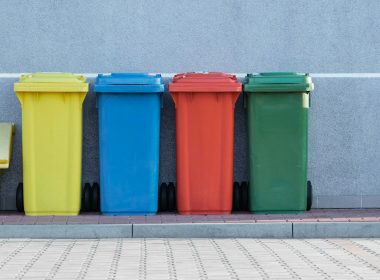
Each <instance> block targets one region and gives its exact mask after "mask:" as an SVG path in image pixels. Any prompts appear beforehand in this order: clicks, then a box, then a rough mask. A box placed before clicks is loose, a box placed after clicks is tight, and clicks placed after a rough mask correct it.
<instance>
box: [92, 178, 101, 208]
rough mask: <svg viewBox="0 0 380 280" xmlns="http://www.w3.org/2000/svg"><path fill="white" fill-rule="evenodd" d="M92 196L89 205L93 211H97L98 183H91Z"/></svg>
mask: <svg viewBox="0 0 380 280" xmlns="http://www.w3.org/2000/svg"><path fill="white" fill-rule="evenodd" d="M91 193H92V197H91V204H92V205H91V206H92V211H93V212H99V210H100V188H99V184H98V183H93V184H92V192H91Z"/></svg>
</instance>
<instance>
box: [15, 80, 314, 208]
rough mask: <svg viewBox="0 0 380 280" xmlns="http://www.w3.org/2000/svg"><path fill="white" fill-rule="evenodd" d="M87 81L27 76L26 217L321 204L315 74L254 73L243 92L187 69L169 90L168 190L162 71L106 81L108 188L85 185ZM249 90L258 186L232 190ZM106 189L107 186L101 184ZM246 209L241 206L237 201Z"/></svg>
mask: <svg viewBox="0 0 380 280" xmlns="http://www.w3.org/2000/svg"><path fill="white" fill-rule="evenodd" d="M88 89H89V85H88V83H86V79H85V78H84V77H83V76H80V75H74V74H67V73H35V74H30V75H23V76H21V78H20V80H19V81H18V82H16V83H15V85H14V90H15V92H16V94H17V97H18V99H19V100H20V103H21V107H22V145H23V183H20V184H19V186H18V188H17V207H18V209H20V210H24V211H25V214H26V215H78V214H79V212H80V210H81V205H82V209H83V208H84V209H85V210H86V209H87V210H88V209H90V208H91V205H92V206H93V209H95V210H96V206H95V205H97V204H99V203H100V210H101V212H102V213H103V214H105V215H152V214H155V213H156V212H157V211H158V210H159V209H161V210H175V209H177V210H178V212H179V213H180V214H228V213H231V210H232V207H233V205H234V208H235V209H241V210H242V209H244V208H245V207H247V208H249V210H250V211H253V212H260V213H275V212H302V211H305V210H306V209H307V208H310V206H311V184H310V183H309V182H308V181H307V136H308V110H309V104H310V102H309V100H310V92H311V91H312V90H313V83H312V80H311V77H310V76H309V75H308V74H302V73H261V74H249V75H247V77H246V80H245V84H244V88H243V86H242V84H241V83H240V82H239V81H238V80H237V78H236V76H234V75H231V74H225V73H182V74H177V75H175V76H174V78H173V80H172V81H171V82H170V83H169V86H168V90H169V92H170V94H171V96H172V98H173V100H174V103H175V108H176V145H177V160H176V162H177V182H176V186H174V183H169V184H166V183H163V184H162V185H161V186H159V139H160V111H161V108H162V96H163V93H164V90H165V86H164V83H163V80H162V77H161V75H159V74H155V75H152V74H137V73H113V74H109V75H103V74H99V75H98V77H97V79H96V83H95V85H94V91H95V92H96V95H97V107H98V111H99V147H100V184H97V183H95V184H93V185H92V186H91V185H90V184H85V186H84V188H82V187H81V169H82V103H83V101H84V99H85V96H86V93H87V92H88ZM242 91H244V92H245V101H246V103H247V105H246V106H247V111H248V133H249V166H250V167H249V168H250V169H249V174H250V181H249V183H248V182H243V183H241V184H239V183H233V154H234V153H233V147H234V145H233V142H234V107H235V102H236V100H237V99H238V97H239V95H240V93H241V92H242ZM99 185H100V186H99ZM243 204H244V205H245V206H241V207H240V208H239V205H243Z"/></svg>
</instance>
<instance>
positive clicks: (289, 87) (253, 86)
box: [244, 72, 314, 92]
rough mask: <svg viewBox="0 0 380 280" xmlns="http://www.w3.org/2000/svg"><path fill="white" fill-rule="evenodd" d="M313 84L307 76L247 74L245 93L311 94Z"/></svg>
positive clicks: (278, 73)
mask: <svg viewBox="0 0 380 280" xmlns="http://www.w3.org/2000/svg"><path fill="white" fill-rule="evenodd" d="M313 89H314V84H313V82H312V80H311V77H310V76H309V74H306V73H294V72H268V73H259V74H248V75H247V77H246V83H245V84H244V91H245V92H311V91H312V90H313Z"/></svg>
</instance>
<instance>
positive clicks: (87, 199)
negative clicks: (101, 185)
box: [82, 183, 92, 212]
mask: <svg viewBox="0 0 380 280" xmlns="http://www.w3.org/2000/svg"><path fill="white" fill-rule="evenodd" d="M91 196H92V195H91V184H90V183H85V184H84V187H83V194H82V211H83V212H89V211H90V210H91Z"/></svg>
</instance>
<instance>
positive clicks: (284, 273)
mask: <svg viewBox="0 0 380 280" xmlns="http://www.w3.org/2000/svg"><path fill="white" fill-rule="evenodd" d="M379 276H380V239H303V240H296V239H295V240H291V239H285V240H281V239H94V240H16V239H9V240H7V239H3V240H1V239H0V279H109V280H111V279H139V280H140V279H141V280H143V279H172V280H176V279H189V280H190V279H191V280H193V279H205V280H206V279H210V280H212V279H217V280H220V279H247V280H248V279H379Z"/></svg>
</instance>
